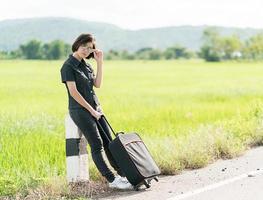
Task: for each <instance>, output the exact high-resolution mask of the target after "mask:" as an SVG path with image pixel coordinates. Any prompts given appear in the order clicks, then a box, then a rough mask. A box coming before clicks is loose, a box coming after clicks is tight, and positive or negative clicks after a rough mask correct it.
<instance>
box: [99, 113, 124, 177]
mask: <svg viewBox="0 0 263 200" xmlns="http://www.w3.org/2000/svg"><path fill="white" fill-rule="evenodd" d="M97 123H99V124H100V125H101V126H102V128H103V130H104V132H103V130H102V129H101V127H100V126H99V125H98V129H99V132H100V135H101V138H102V140H103V147H104V150H105V153H106V155H107V158H108V160H109V162H110V164H111V166H112V167H113V168H114V170H115V171H116V172H117V173H118V174H119V175H120V176H125V175H124V173H123V172H122V170H121V169H120V167H119V166H118V165H117V163H116V161H115V160H114V158H113V156H112V154H111V152H110V151H109V147H108V146H109V142H110V141H111V140H112V137H111V132H110V128H109V127H108V125H107V122H106V121H105V119H104V118H102V117H101V118H100V119H99V120H98V121H97ZM105 134H106V135H107V137H106V136H105ZM109 140H110V141H109Z"/></svg>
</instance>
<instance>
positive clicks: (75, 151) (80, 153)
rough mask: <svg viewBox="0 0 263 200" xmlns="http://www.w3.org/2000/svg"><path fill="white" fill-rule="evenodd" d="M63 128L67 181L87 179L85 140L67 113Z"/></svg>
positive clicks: (87, 167)
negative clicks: (64, 131) (64, 132)
mask: <svg viewBox="0 0 263 200" xmlns="http://www.w3.org/2000/svg"><path fill="white" fill-rule="evenodd" d="M65 129H66V165H67V167H66V170H67V181H68V182H83V181H89V166H88V153H87V140H86V138H85V137H84V135H83V133H82V132H81V130H80V129H79V128H78V127H77V126H76V124H75V123H74V122H73V120H72V119H71V117H70V115H69V114H67V116H66V118H65Z"/></svg>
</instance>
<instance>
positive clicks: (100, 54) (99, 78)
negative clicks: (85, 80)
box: [93, 50, 103, 88]
mask: <svg viewBox="0 0 263 200" xmlns="http://www.w3.org/2000/svg"><path fill="white" fill-rule="evenodd" d="M93 53H94V58H95V60H96V61H97V75H96V77H95V79H94V86H95V87H96V88H100V87H101V85H102V77H103V74H102V64H103V52H102V51H101V50H96V51H95V52H93Z"/></svg>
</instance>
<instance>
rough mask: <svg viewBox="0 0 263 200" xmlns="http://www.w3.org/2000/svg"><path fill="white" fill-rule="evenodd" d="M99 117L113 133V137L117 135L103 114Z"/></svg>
mask: <svg viewBox="0 0 263 200" xmlns="http://www.w3.org/2000/svg"><path fill="white" fill-rule="evenodd" d="M101 118H103V119H104V120H105V121H106V123H107V125H108V126H109V127H110V130H111V131H112V133H113V134H114V135H115V137H117V134H116V133H115V131H114V130H113V128H112V127H111V125H110V123H109V122H108V120H107V119H106V117H105V115H101Z"/></svg>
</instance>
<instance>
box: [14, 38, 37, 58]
mask: <svg viewBox="0 0 263 200" xmlns="http://www.w3.org/2000/svg"><path fill="white" fill-rule="evenodd" d="M19 48H20V50H21V52H22V55H23V56H24V57H25V58H27V59H41V58H42V55H41V42H40V41H38V40H31V41H29V42H27V43H26V44H24V45H20V47H19Z"/></svg>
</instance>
